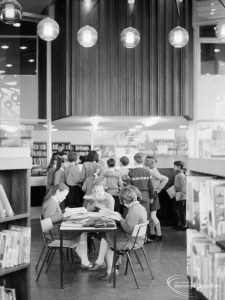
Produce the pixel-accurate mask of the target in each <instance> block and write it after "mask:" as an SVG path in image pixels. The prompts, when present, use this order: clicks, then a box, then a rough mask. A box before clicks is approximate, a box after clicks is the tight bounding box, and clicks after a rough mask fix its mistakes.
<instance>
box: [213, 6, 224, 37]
mask: <svg viewBox="0 0 225 300" xmlns="http://www.w3.org/2000/svg"><path fill="white" fill-rule="evenodd" d="M219 2H220V3H221V4H222V5H223V7H224V8H225V5H224V3H223V2H222V1H221V0H219ZM215 34H216V37H217V38H218V39H219V40H221V41H224V40H225V20H223V21H220V22H219V23H218V24H217V25H216V27H215Z"/></svg>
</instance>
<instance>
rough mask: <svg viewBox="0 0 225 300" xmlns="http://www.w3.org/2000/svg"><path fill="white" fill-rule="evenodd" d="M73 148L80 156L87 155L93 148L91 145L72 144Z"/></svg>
mask: <svg viewBox="0 0 225 300" xmlns="http://www.w3.org/2000/svg"><path fill="white" fill-rule="evenodd" d="M71 150H72V151H74V152H77V153H78V154H79V155H80V156H87V155H88V152H89V151H90V150H91V145H71Z"/></svg>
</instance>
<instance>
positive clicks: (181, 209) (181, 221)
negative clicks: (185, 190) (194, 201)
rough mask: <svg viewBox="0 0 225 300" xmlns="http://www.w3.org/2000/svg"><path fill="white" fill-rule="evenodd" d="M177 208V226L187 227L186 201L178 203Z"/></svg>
mask: <svg viewBox="0 0 225 300" xmlns="http://www.w3.org/2000/svg"><path fill="white" fill-rule="evenodd" d="M176 207H177V221H178V222H177V225H178V226H185V225H186V200H180V201H176Z"/></svg>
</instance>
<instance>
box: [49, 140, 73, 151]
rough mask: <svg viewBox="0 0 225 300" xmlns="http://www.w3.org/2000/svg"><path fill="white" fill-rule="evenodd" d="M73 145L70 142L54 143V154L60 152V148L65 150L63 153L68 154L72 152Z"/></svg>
mask: <svg viewBox="0 0 225 300" xmlns="http://www.w3.org/2000/svg"><path fill="white" fill-rule="evenodd" d="M70 146H71V144H70V142H64V143H62V142H61V143H60V142H54V143H52V152H57V151H58V150H59V148H60V147H62V148H63V151H64V152H65V153H66V154H68V153H69V152H70V151H71V147H70Z"/></svg>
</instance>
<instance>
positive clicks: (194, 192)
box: [186, 176, 212, 228]
mask: <svg viewBox="0 0 225 300" xmlns="http://www.w3.org/2000/svg"><path fill="white" fill-rule="evenodd" d="M210 178H212V177H210V176H187V189H186V193H187V195H186V196H187V201H186V210H187V213H186V219H187V220H188V221H189V222H190V223H192V224H193V225H196V226H197V227H198V228H200V223H201V214H200V205H201V204H200V201H201V202H202V204H203V206H207V202H206V199H204V198H201V197H200V196H201V191H200V185H201V183H202V182H205V181H206V180H207V179H210Z"/></svg>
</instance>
